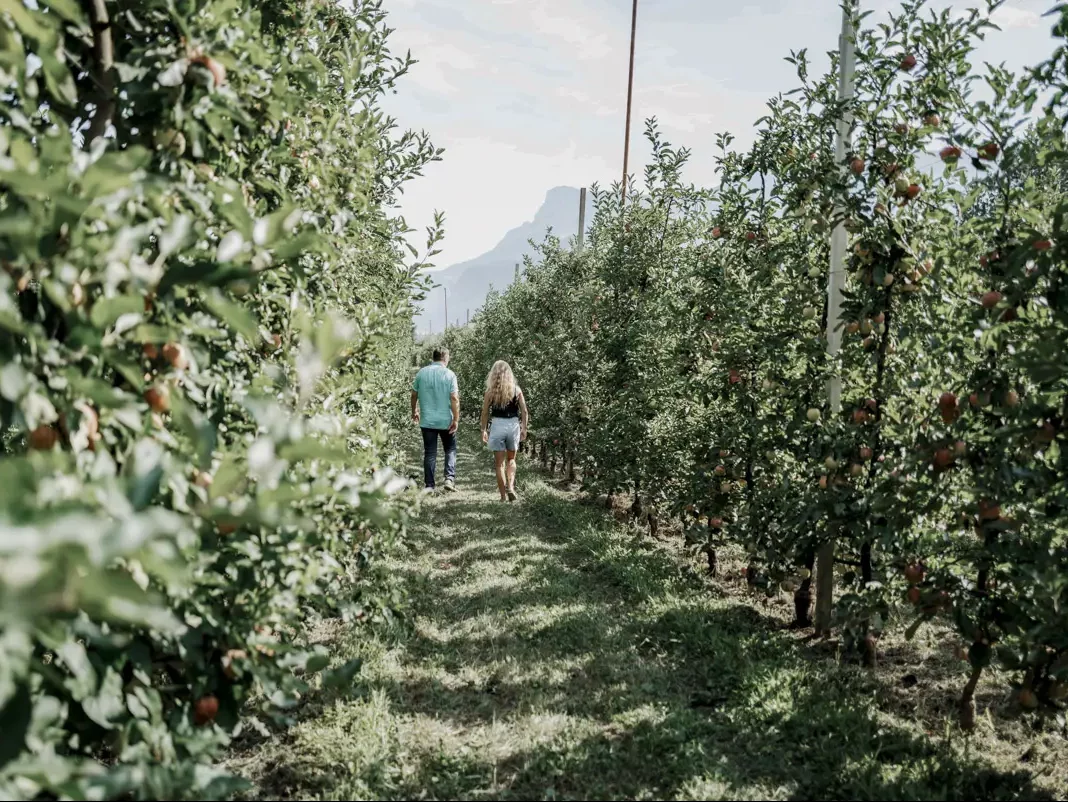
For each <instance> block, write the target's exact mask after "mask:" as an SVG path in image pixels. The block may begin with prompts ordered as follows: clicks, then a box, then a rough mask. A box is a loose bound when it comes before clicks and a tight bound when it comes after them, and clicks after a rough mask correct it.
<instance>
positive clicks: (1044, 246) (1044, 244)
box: [1031, 239, 1053, 251]
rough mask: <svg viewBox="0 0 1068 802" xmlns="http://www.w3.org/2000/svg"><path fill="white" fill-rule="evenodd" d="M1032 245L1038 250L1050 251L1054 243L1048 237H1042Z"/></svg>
mask: <svg viewBox="0 0 1068 802" xmlns="http://www.w3.org/2000/svg"><path fill="white" fill-rule="evenodd" d="M1031 247H1033V248H1034V249H1035V250H1036V251H1048V250H1049V249H1050V248H1052V247H1053V243H1052V242H1050V241H1049V240H1048V239H1040V240H1038V241H1037V242H1035V243H1034V244H1033V245H1032V246H1031Z"/></svg>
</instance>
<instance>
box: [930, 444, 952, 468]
mask: <svg viewBox="0 0 1068 802" xmlns="http://www.w3.org/2000/svg"><path fill="white" fill-rule="evenodd" d="M933 462H934V466H935V467H936V468H938V469H940V470H945V469H946V468H948V467H949V466H950V465H952V464H953V452H952V451H950V450H949V449H948V448H939V449H937V450H936V451H935V453H934V460H933Z"/></svg>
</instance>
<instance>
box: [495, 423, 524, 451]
mask: <svg viewBox="0 0 1068 802" xmlns="http://www.w3.org/2000/svg"><path fill="white" fill-rule="evenodd" d="M489 447H490V451H518V450H519V418H492V419H490V428H489Z"/></svg>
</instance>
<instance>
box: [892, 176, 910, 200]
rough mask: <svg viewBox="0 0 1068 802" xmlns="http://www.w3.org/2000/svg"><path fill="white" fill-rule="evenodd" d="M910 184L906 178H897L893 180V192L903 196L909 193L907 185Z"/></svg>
mask: <svg viewBox="0 0 1068 802" xmlns="http://www.w3.org/2000/svg"><path fill="white" fill-rule="evenodd" d="M910 186H911V184H910V183H909V182H908V179H906V178H899V179H897V180H896V181H895V182H894V194H895V195H900V196H905V195H908V194H909V187H910Z"/></svg>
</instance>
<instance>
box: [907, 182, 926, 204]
mask: <svg viewBox="0 0 1068 802" xmlns="http://www.w3.org/2000/svg"><path fill="white" fill-rule="evenodd" d="M922 191H923V188H922V187H921V186H920V185H919V184H909V188H908V189H907V190H906V191H905V197H907V198H908V199H909V200H913V199H915V198H916V196H918V195H919V194H920V192H922Z"/></svg>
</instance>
